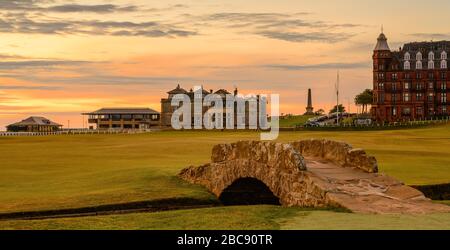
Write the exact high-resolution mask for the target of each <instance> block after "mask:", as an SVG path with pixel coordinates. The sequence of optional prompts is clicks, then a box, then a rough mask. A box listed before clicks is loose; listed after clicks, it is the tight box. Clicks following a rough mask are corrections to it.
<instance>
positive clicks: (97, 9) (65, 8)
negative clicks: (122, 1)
mask: <svg viewBox="0 0 450 250" xmlns="http://www.w3.org/2000/svg"><path fill="white" fill-rule="evenodd" d="M138 9H139V8H138V7H137V6H134V5H130V6H124V7H122V6H118V5H114V4H99V5H81V4H64V5H56V6H51V7H48V8H46V10H48V11H54V12H94V13H111V12H134V11H137V10H138Z"/></svg>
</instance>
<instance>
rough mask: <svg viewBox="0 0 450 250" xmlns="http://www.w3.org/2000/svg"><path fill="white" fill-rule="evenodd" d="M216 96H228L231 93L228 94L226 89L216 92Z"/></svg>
mask: <svg viewBox="0 0 450 250" xmlns="http://www.w3.org/2000/svg"><path fill="white" fill-rule="evenodd" d="M214 94H218V95H228V94H230V92H228V91H227V90H226V89H219V90H217V91H216V92H214Z"/></svg>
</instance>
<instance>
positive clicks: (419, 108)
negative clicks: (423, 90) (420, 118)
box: [416, 107, 423, 115]
mask: <svg viewBox="0 0 450 250" xmlns="http://www.w3.org/2000/svg"><path fill="white" fill-rule="evenodd" d="M416 113H417V114H418V115H422V114H423V108H422V107H417V109H416Z"/></svg>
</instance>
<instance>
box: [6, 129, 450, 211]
mask: <svg viewBox="0 0 450 250" xmlns="http://www.w3.org/2000/svg"><path fill="white" fill-rule="evenodd" d="M258 138H259V134H258V133H256V132H203V131H185V132H179V131H176V132H160V133H150V134H135V135H129V134H122V135H120V134H119V135H70V136H67V135H64V136H45V137H0V152H1V154H0V171H1V174H0V212H7V211H25V210H42V209H58V208H67V207H83V206H91V205H99V204H111V203H122V202H129V201H141V200H153V199H162V198H174V197H193V198H198V199H211V198H213V197H212V195H211V194H210V193H208V192H207V191H206V190H205V189H204V188H202V187H200V186H195V185H190V184H187V183H184V182H182V181H181V180H179V179H178V178H177V177H176V174H177V173H178V172H179V171H180V170H181V169H182V168H184V167H186V166H189V165H198V164H202V163H205V162H208V161H209V160H210V154H211V148H212V147H213V145H215V144H217V143H225V142H235V141H238V140H257V139H258ZM305 138H328V139H335V140H341V141H346V142H349V143H351V144H352V145H353V146H354V147H361V148H364V149H366V150H367V151H368V152H369V153H370V154H372V155H374V156H376V157H377V159H378V162H379V168H380V171H382V172H385V173H387V174H389V175H392V176H394V177H396V178H398V179H400V180H402V181H405V182H406V183H408V184H433V183H448V182H450V150H448V149H449V148H450V126H448V125H447V126H440V127H430V128H421V129H410V130H391V131H354V132H352V131H349V132H333V131H328V132H317V131H315V132H312V131H311V132H309V131H301V132H283V133H281V134H280V137H279V140H280V141H294V140H300V139H305Z"/></svg>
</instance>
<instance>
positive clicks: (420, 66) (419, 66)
mask: <svg viewBox="0 0 450 250" xmlns="http://www.w3.org/2000/svg"><path fill="white" fill-rule="evenodd" d="M416 69H422V61H417V62H416Z"/></svg>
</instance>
